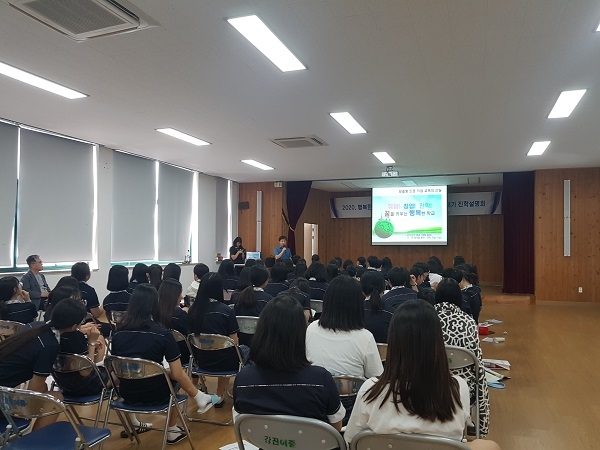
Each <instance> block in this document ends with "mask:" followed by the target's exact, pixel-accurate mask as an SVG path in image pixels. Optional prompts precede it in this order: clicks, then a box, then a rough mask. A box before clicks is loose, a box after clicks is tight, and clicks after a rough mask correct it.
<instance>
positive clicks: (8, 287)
mask: <svg viewBox="0 0 600 450" xmlns="http://www.w3.org/2000/svg"><path fill="white" fill-rule="evenodd" d="M18 291H19V280H17V278H16V277H11V276H7V277H2V278H0V302H6V301H8V300H10V299H11V298H13V297H14V296H15V295H16V293H17V292H18Z"/></svg>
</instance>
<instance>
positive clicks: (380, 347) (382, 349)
mask: <svg viewBox="0 0 600 450" xmlns="http://www.w3.org/2000/svg"><path fill="white" fill-rule="evenodd" d="M377 351H378V352H379V357H380V358H381V362H385V360H386V359H387V344H382V343H378V344H377Z"/></svg>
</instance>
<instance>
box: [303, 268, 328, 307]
mask: <svg viewBox="0 0 600 450" xmlns="http://www.w3.org/2000/svg"><path fill="white" fill-rule="evenodd" d="M304 276H305V277H306V278H307V279H308V284H309V285H310V298H311V299H313V300H323V298H324V297H325V291H326V290H327V286H328V283H327V269H326V268H325V266H324V265H323V263H320V262H319V261H315V262H314V263H312V264H311V265H310V267H309V268H308V269H306V273H305V274H304Z"/></svg>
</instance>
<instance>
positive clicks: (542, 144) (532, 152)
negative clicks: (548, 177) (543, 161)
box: [527, 141, 550, 156]
mask: <svg viewBox="0 0 600 450" xmlns="http://www.w3.org/2000/svg"><path fill="white" fill-rule="evenodd" d="M549 145H550V141H539V142H534V143H533V145H532V146H531V148H530V149H529V151H528V152H527V156H540V155H541V154H543V153H544V152H545V151H546V149H547V148H548V146H549Z"/></svg>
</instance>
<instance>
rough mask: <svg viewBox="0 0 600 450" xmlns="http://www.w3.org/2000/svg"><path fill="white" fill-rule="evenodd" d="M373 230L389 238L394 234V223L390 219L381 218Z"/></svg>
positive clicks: (384, 237) (381, 236)
mask: <svg viewBox="0 0 600 450" xmlns="http://www.w3.org/2000/svg"><path fill="white" fill-rule="evenodd" d="M373 231H375V234H376V235H377V236H378V237H380V238H381V239H387V238H389V237H390V236H391V235H392V234H394V225H393V224H392V222H390V221H389V220H383V219H379V220H378V221H377V223H376V224H375V229H374V230H373Z"/></svg>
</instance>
